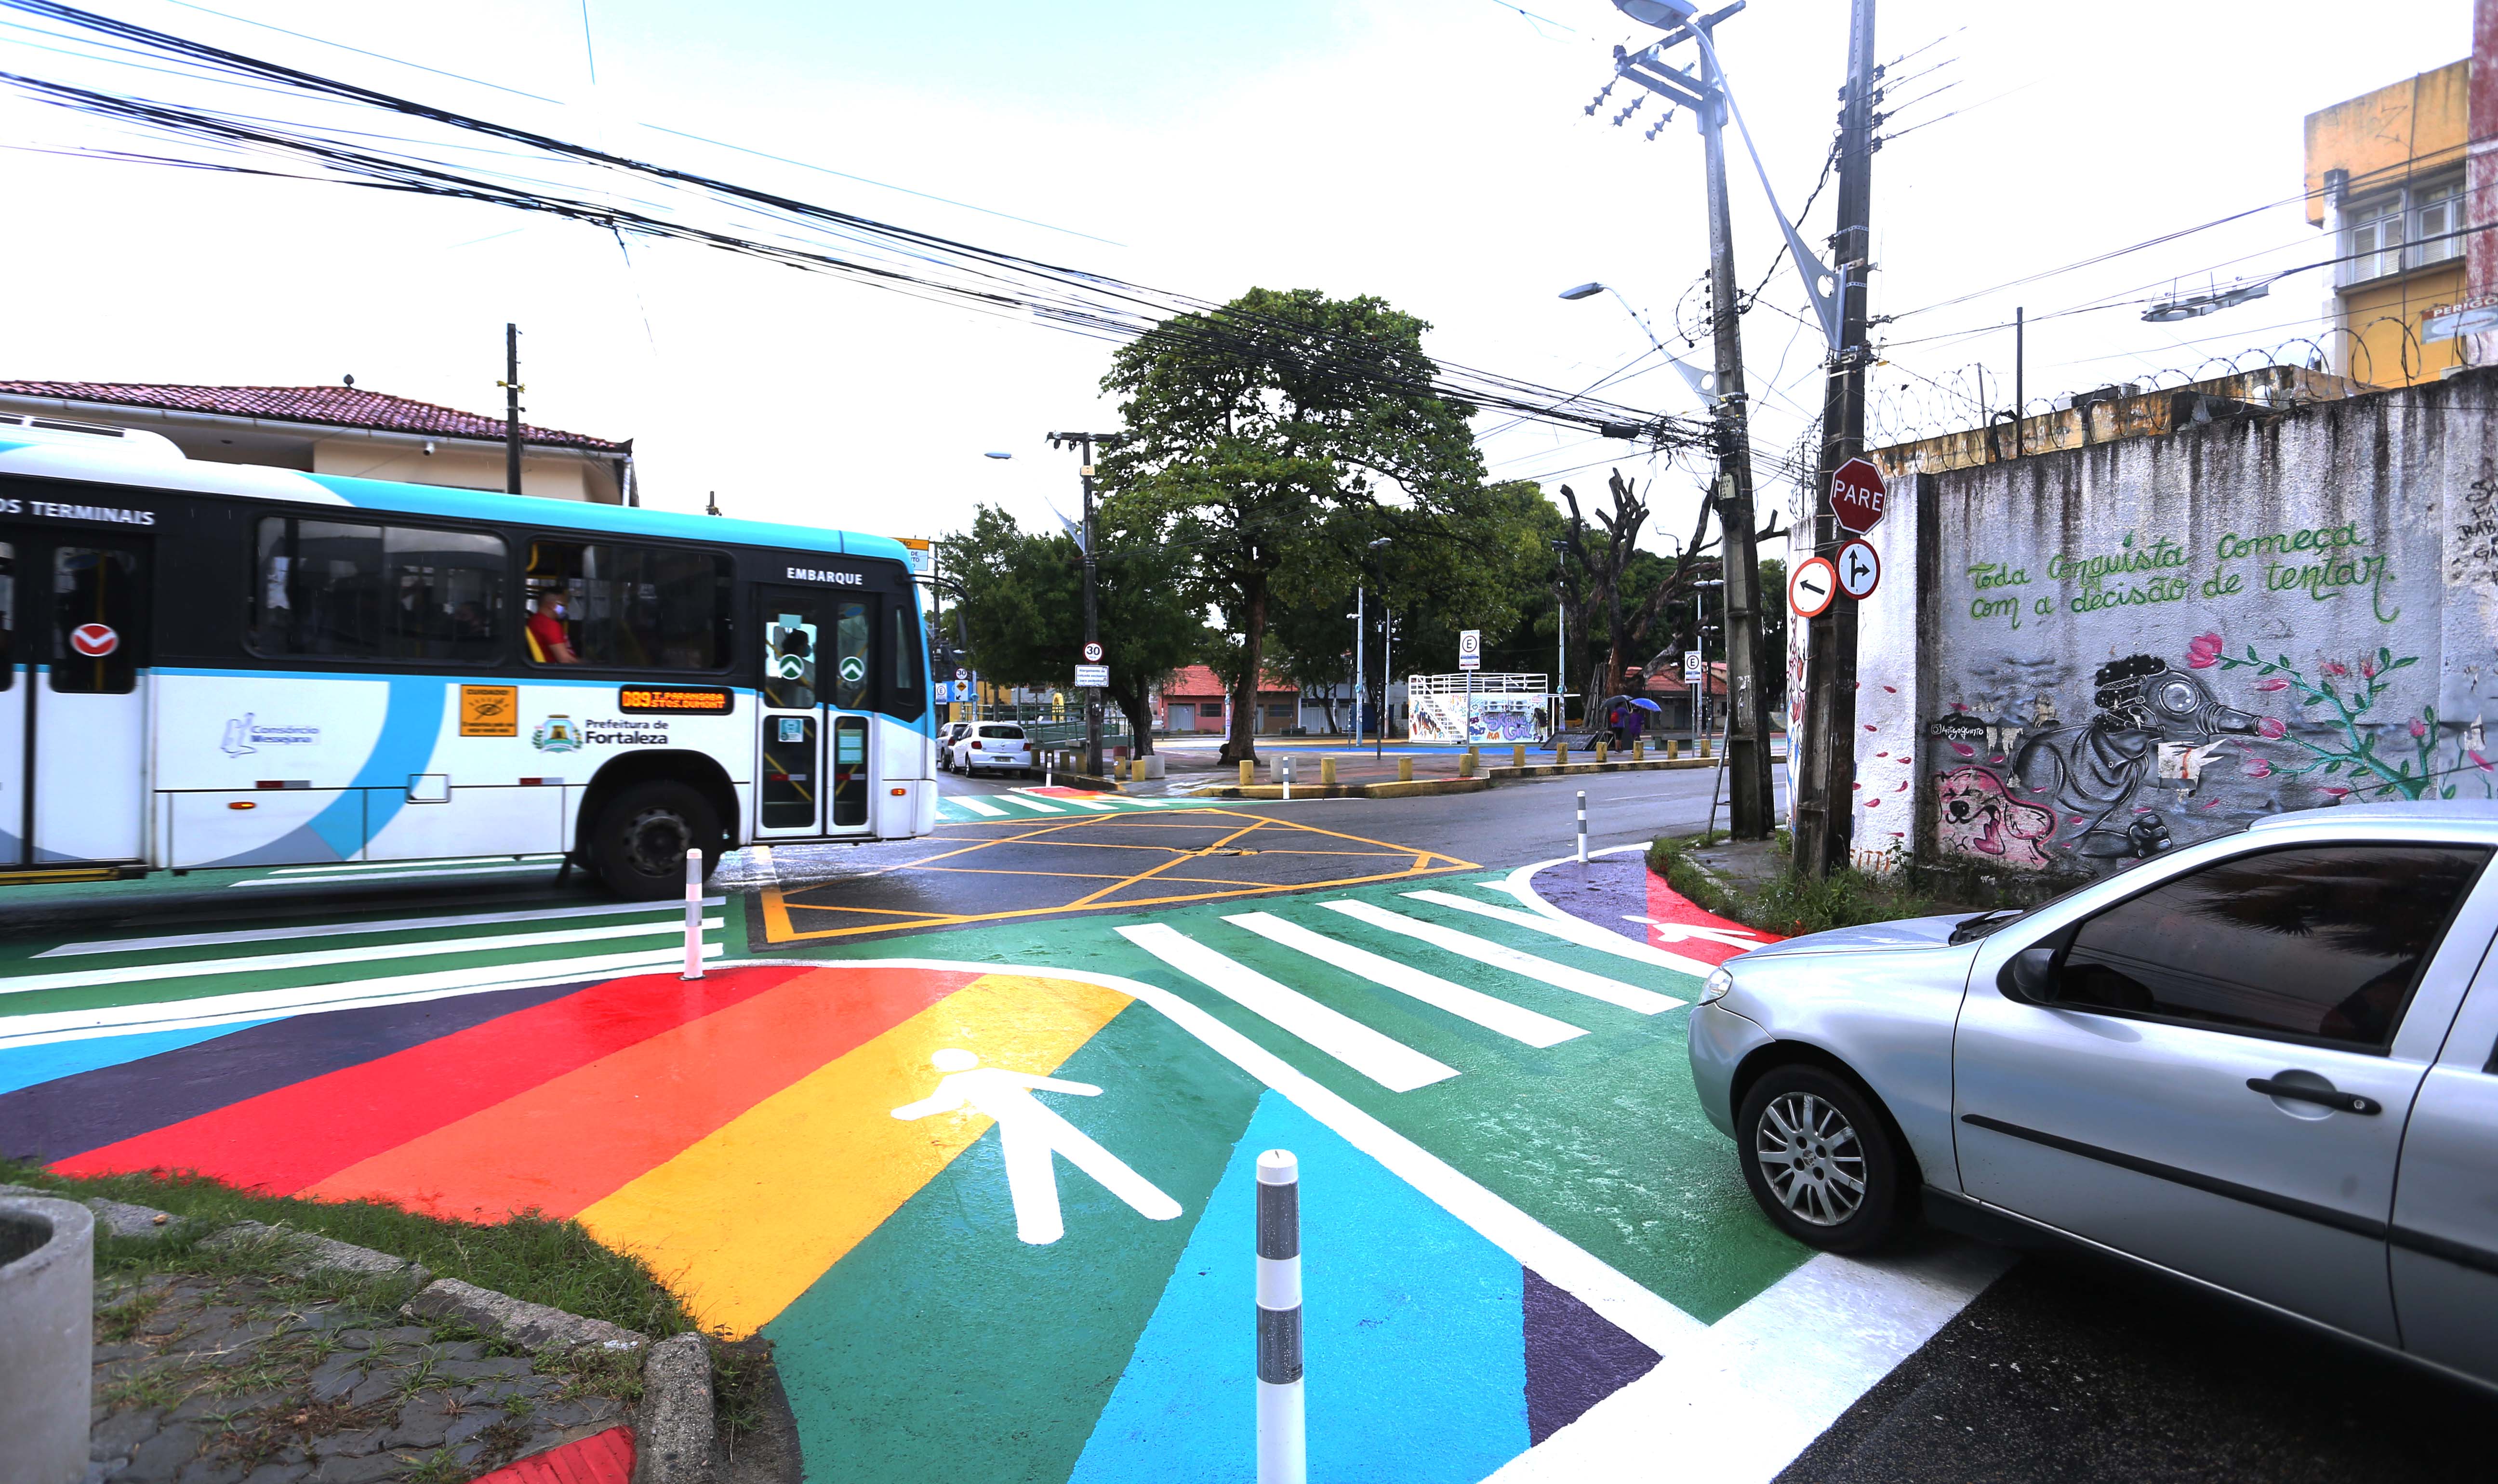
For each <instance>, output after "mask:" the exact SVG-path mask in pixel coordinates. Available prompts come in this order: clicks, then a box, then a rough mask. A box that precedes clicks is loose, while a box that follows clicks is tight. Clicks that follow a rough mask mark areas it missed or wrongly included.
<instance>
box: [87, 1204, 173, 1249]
mask: <svg viewBox="0 0 2498 1484" xmlns="http://www.w3.org/2000/svg"><path fill="white" fill-rule="evenodd" d="M86 1209H87V1210H91V1211H93V1212H95V1219H96V1220H97V1221H98V1222H100V1223H102V1224H103V1226H104V1229H105V1230H106V1231H108V1232H111V1233H112V1235H113V1236H115V1237H144V1238H148V1239H150V1240H151V1241H152V1240H153V1239H155V1238H159V1237H162V1236H164V1235H165V1234H166V1233H167V1232H170V1231H172V1230H173V1229H174V1228H175V1226H176V1221H175V1218H174V1215H173V1213H172V1212H171V1211H162V1210H157V1209H156V1208H154V1207H152V1206H132V1205H130V1204H128V1203H127V1202H123V1201H108V1200H105V1199H103V1198H102V1197H100V1196H99V1197H98V1198H96V1199H95V1200H92V1201H89V1202H87V1203H86Z"/></svg>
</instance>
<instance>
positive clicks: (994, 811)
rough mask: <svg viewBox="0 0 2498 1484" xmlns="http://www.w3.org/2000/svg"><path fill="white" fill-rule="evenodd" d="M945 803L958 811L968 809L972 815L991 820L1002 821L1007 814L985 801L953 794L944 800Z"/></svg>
mask: <svg viewBox="0 0 2498 1484" xmlns="http://www.w3.org/2000/svg"><path fill="white" fill-rule="evenodd" d="M945 803H948V804H952V805H954V806H955V807H956V808H958V809H969V810H970V811H972V812H973V813H974V814H978V815H986V816H987V817H989V818H990V819H993V820H1003V819H1005V818H1006V817H1007V812H1006V811H1005V810H1003V809H1001V808H999V807H998V806H997V805H995V804H992V803H989V802H988V801H986V800H985V799H977V798H972V797H969V796H967V795H965V794H960V793H957V794H954V795H952V796H951V797H948V798H946V799H945Z"/></svg>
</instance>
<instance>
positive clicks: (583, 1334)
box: [400, 1278, 651, 1350]
mask: <svg viewBox="0 0 2498 1484" xmlns="http://www.w3.org/2000/svg"><path fill="white" fill-rule="evenodd" d="M400 1313H402V1314H405V1315H407V1316H409V1317H410V1318H413V1319H432V1320H452V1321H456V1322H458V1323H461V1324H464V1325H467V1326H468V1327H469V1328H471V1329H474V1330H480V1331H483V1332H484V1333H486V1334H488V1335H492V1336H495V1337H496V1338H497V1339H508V1340H510V1341H511V1342H512V1343H514V1344H516V1345H520V1346H522V1347H523V1348H525V1349H529V1350H544V1349H559V1350H570V1349H574V1348H577V1347H579V1346H582V1345H598V1346H601V1347H603V1348H606V1349H611V1350H626V1349H634V1348H638V1347H640V1346H642V1345H646V1344H649V1343H650V1342H651V1337H649V1336H648V1335H644V1334H640V1333H638V1332H636V1331H633V1330H628V1329H625V1327H624V1326H622V1325H616V1324H609V1323H608V1322H607V1321H606V1320H604V1319H584V1318H583V1317H581V1316H580V1315H579V1314H568V1313H565V1312H564V1311H563V1310H562V1309H560V1308H550V1307H547V1306H546V1305H543V1304H530V1303H528V1302H526V1301H524V1300H520V1299H515V1298H513V1297H512V1296H511V1295H509V1294H500V1293H496V1292H495V1291H494V1290H493V1289H491V1288H480V1287H478V1286H477V1285H476V1284H474V1283H464V1282H462V1281H460V1280H459V1279H458V1278H436V1279H434V1280H433V1281H432V1282H431V1283H429V1284H427V1285H426V1286H425V1287H424V1289H422V1290H421V1291H420V1292H418V1294H417V1295H416V1297H415V1298H412V1299H410V1300H408V1301H407V1302H406V1303H405V1304H403V1305H401V1306H400Z"/></svg>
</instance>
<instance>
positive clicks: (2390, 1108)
mask: <svg viewBox="0 0 2498 1484" xmlns="http://www.w3.org/2000/svg"><path fill="white" fill-rule="evenodd" d="M2493 852H2498V803H2486V802H2475V803H2466V802H2450V803H2437V804H2370V805H2358V806H2344V807H2341V808H2332V809H2317V810H2308V811H2304V812H2301V813H2296V814H2286V815H2280V816H2276V817H2272V818H2268V819H2265V820H2263V821H2261V822H2259V823H2257V824H2255V825H2254V826H2253V827H2251V828H2248V829H2246V830H2243V831H2240V832H2238V833H2235V834H2231V835H2226V836H2223V837H2221V838H2219V839H2213V840H2206V841H2202V842H2200V843H2198V844H2195V845H2192V846H2188V847H2185V848H2182V849H2179V850H2176V851H2173V852H2170V853H2168V854H2165V855H2157V856H2153V857H2151V858H2150V859H2147V860H2143V861H2140V862H2137V863H2135V864H2134V865H2132V866H2131V867H2130V868H2129V869H2127V870H2125V871H2122V872H2120V873H2118V874H2117V875H2114V876H2111V877H2108V878H2105V879H2102V880H2100V881H2097V882H2094V883H2092V884H2091V885H2089V886H2086V887H2081V888H2079V889H2077V890H2075V891H2072V892H2070V893H2068V894H2066V895H2065V896H2063V897H2060V898H2058V899H2057V900H2055V901H2052V902H2049V903H2047V904H2046V905H2044V906H2040V907H2036V908H2033V909H2031V910H2029V911H2027V912H2022V913H1990V914H1985V915H1982V916H1979V917H1974V918H1971V917H1953V918H1925V919H1915V920H1911V921H1903V922H1889V923H1883V924H1881V925H1878V926H1873V927H1857V928H1846V929H1842V930H1840V931H1837V932H1827V933H1816V934H1814V935H1812V936H1810V937H1808V938H1798V939H1795V940H1793V941H1790V942H1786V943H1780V944H1776V945H1773V946H1771V947H1768V948H1763V949H1755V950H1753V951H1752V952H1748V953H1745V954H1743V955H1741V956H1740V957H1738V958H1735V959H1732V960H1730V961H1729V962H1728V963H1727V964H1726V965H1725V966H1724V967H1722V968H1720V969H1719V970H1717V972H1716V973H1714V974H1713V975H1711V976H1710V978H1709V981H1708V983H1707V984H1706V985H1705V987H1704V988H1703V990H1702V993H1701V997H1700V1003H1699V1006H1698V1008H1697V1009H1696V1010H1695V1011H1694V1012H1693V1017H1692V1020H1691V1034H1690V1054H1691V1072H1692V1078H1693V1081H1694V1082H1695V1083H1696V1085H1697V1088H1698V1091H1699V1096H1700V1102H1701V1106H1702V1108H1703V1109H1704V1110H1705V1111H1706V1112H1707V1113H1708V1115H1709V1118H1710V1121H1712V1122H1713V1123H1715V1124H1716V1125H1717V1127H1718V1128H1720V1129H1722V1130H1724V1131H1725V1132H1726V1133H1728V1134H1730V1135H1732V1136H1733V1137H1734V1138H1735V1140H1736V1142H1737V1145H1739V1148H1738V1152H1737V1158H1738V1159H1739V1160H1740V1161H1741V1163H1742V1166H1743V1173H1744V1179H1745V1183H1746V1184H1747V1185H1749V1186H1750V1187H1751V1191H1752V1194H1753V1197H1754V1198H1755V1199H1756V1200H1757V1201H1758V1202H1759V1203H1760V1206H1761V1209H1762V1210H1764V1211H1765V1212H1767V1213H1768V1215H1769V1217H1770V1219H1771V1220H1772V1221H1773V1222H1775V1223H1777V1225H1778V1226H1779V1227H1780V1228H1781V1229H1783V1230H1784V1231H1786V1232H1787V1233H1788V1234H1789V1235H1791V1236H1793V1237H1795V1238H1797V1239H1798V1240H1799V1241H1802V1242H1809V1243H1810V1244H1812V1245H1814V1246H1817V1247H1822V1248H1825V1249H1827V1250H1831V1251H1838V1252H1852V1251H1862V1250H1865V1249H1867V1248H1869V1247H1872V1246H1874V1245H1876V1244H1878V1243H1879V1242H1882V1241H1883V1240H1884V1239H1886V1238H1887V1237H1889V1236H1890V1235H1891V1234H1892V1233H1893V1232H1894V1231H1895V1230H1896V1229H1897V1228H1898V1227H1899V1226H1900V1225H1901V1224H1902V1223H1903V1222H1904V1221H1906V1220H1907V1219H1908V1218H1909V1217H1911V1216H1912V1215H1915V1214H1919V1213H1922V1214H1923V1215H1925V1216H1926V1217H1928V1218H1929V1219H1932V1220H1934V1221H1936V1222H1937V1223H1938V1224H1941V1225H1946V1226H1950V1227H1954V1228H1956V1229H1959V1230H1962V1231H1967V1232H1972V1233H1975V1234H1977V1235H1981V1236H1994V1237H2013V1238H2023V1239H2027V1238H2034V1237H2038V1236H2045V1237H2048V1238H2051V1239H2068V1240H2072V1241H2078V1242H2082V1243H2086V1244H2088V1245H2090V1246H2093V1247H2097V1248H2099V1249H2102V1250H2105V1251H2109V1252H2113V1253H2116V1254H2119V1255H2121V1256H2124V1257H2127V1258H2130V1259H2132V1260H2134V1261H2137V1262H2140V1263H2144V1264H2147V1265H2150V1266H2152V1267H2155V1268H2159V1269H2162V1270H2165V1271H2167V1272H2170V1273H2173V1274H2182V1275H2184V1276H2186V1277H2189V1278H2191V1279H2194V1280H2195V1281H2197V1282H2200V1283H2203V1284H2206V1285H2208V1286H2210V1287H2213V1288H2217V1289H2220V1290H2223V1291H2225V1292H2227V1293H2231V1294H2235V1295H2237V1296H2239V1297H2242V1298H2245V1299H2248V1300H2252V1301H2254V1302H2256V1303H2258V1304H2261V1305H2264V1306H2266V1307H2271V1308H2274V1309H2278V1310H2281V1311H2285V1312H2287V1313H2290V1314H2292V1315H2295V1316H2297V1317H2299V1318H2302V1319H2305V1320H2308V1321H2310V1322H2312V1323H2315V1324H2318V1325H2322V1326H2324V1327H2326V1328H2329V1329H2332V1330H2335V1331H2338V1332H2340V1333H2341V1334H2343V1335H2346V1336H2349V1337H2351V1338H2353V1339H2358V1340H2360V1341H2362V1342H2364V1343H2367V1344H2371V1345H2375V1346H2378V1347H2381V1348H2383V1349H2386V1350H2388V1351H2392V1352H2395V1353H2399V1354H2402V1355H2407V1356H2409V1357H2411V1358H2412V1359H2414V1360H2417V1361H2420V1362H2423V1363H2426V1364H2428V1365H2432V1366H2435V1367H2438V1368H2440V1369H2442V1370H2444V1371H2449V1372H2451V1373H2454V1374H2459V1375H2463V1376H2466V1377H2470V1378H2473V1379H2476V1380H2479V1381H2481V1382H2482V1383H2484V1384H2493V1385H2498V955H2492V954H2491V953H2490V952H2489V949H2490V943H2491V939H2492V936H2493V935H2498V871H2489V870H2486V869H2484V867H2486V865H2487V864H2488V861H2489V858H2490V856H2491V855H2492V854H2493Z"/></svg>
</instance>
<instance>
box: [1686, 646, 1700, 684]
mask: <svg viewBox="0 0 2498 1484" xmlns="http://www.w3.org/2000/svg"><path fill="white" fill-rule="evenodd" d="M1682 683H1683V684H1684V685H1686V686H1696V685H1698V684H1700V651H1698V650H1696V649H1686V650H1684V651H1683V652H1682Z"/></svg>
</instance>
